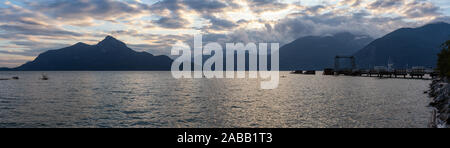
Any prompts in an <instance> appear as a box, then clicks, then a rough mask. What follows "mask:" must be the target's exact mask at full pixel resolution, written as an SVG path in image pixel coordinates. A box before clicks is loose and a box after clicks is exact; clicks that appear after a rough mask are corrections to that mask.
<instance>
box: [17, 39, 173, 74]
mask: <svg viewBox="0 0 450 148" xmlns="http://www.w3.org/2000/svg"><path fill="white" fill-rule="evenodd" d="M171 65H172V59H170V58H169V57H168V56H154V55H152V54H150V53H147V52H136V51H134V50H132V49H130V48H128V47H127V45H126V44H125V43H123V42H121V41H119V40H117V39H115V38H114V37H112V36H107V37H106V38H105V39H104V40H103V41H101V42H99V43H98V44H97V45H88V44H85V43H77V44H75V45H73V46H70V47H66V48H62V49H59V50H49V51H47V52H44V53H42V54H40V55H39V56H38V57H37V58H36V59H35V60H34V61H32V62H28V63H26V64H24V65H22V66H19V67H17V68H14V70H23V71H34V70H43V71H49V70H52V71H53V70H55V71H59V70H62V71H64V70H70V71H72V70H79V71H87V70H92V71H105V70H112V71H122V70H148V71H157V70H162V71H163V70H170V68H171Z"/></svg>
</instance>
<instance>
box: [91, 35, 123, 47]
mask: <svg viewBox="0 0 450 148" xmlns="http://www.w3.org/2000/svg"><path fill="white" fill-rule="evenodd" d="M97 45H99V46H109V47H116V48H119V47H126V44H125V43H124V42H122V41H120V40H118V39H116V38H114V37H112V36H109V35H108V36H106V37H105V39H103V40H102V41H101V42H99V43H98V44H97Z"/></svg>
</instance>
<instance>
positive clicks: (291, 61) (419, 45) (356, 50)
mask: <svg viewBox="0 0 450 148" xmlns="http://www.w3.org/2000/svg"><path fill="white" fill-rule="evenodd" d="M446 40H450V24H447V23H434V24H428V25H425V26H422V27H418V28H401V29H398V30H395V31H393V32H391V33H389V34H387V35H385V36H383V37H381V38H379V39H376V40H374V39H373V38H371V37H369V36H366V35H354V34H351V33H346V32H343V33H337V34H334V35H328V36H307V37H302V38H299V39H297V40H295V41H293V42H291V43H289V44H286V45H284V46H283V47H281V48H280V69H281V70H297V69H303V70H322V69H324V68H332V67H334V57H335V56H336V55H343V56H352V55H353V56H355V57H356V61H357V65H358V67H359V68H373V66H386V65H387V63H388V62H391V63H393V64H394V66H395V67H412V66H426V67H435V65H436V61H437V54H438V53H439V52H440V46H441V44H442V43H444V42H445V41H446ZM247 56H248V55H247ZM206 58H207V56H205V59H206ZM172 62H173V60H172V59H171V58H169V57H168V56H154V55H152V54H150V53H147V52H137V51H134V50H132V49H130V48H129V47H127V45H126V44H125V43H123V42H121V41H119V40H117V39H115V38H114V37H111V36H107V37H106V38H105V39H104V40H103V41H101V42H99V43H98V44H97V45H88V44H85V43H77V44H75V45H72V46H70V47H66V48H62V49H58V50H49V51H46V52H44V53H42V54H40V55H39V56H38V57H37V58H36V59H35V60H34V61H31V62H28V63H25V64H23V65H21V66H19V67H17V68H12V69H9V68H0V71H5V70H21V71H38V70H39V71H49V70H54V71H59V70H61V71H68V70H70V71H74V70H80V71H88V70H89V71H104V70H110V71H115V70H118V71H122V70H132V71H133V70H144V71H147V70H149V71H156V70H158V71H166V70H170V69H171V64H172ZM247 62H248V60H247ZM247 65H248V64H247Z"/></svg>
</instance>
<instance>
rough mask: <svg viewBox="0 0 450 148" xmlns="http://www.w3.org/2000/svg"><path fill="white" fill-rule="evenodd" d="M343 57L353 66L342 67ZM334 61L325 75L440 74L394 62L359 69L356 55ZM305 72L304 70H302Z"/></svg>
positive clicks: (337, 58)
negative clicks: (396, 65)
mask: <svg viewBox="0 0 450 148" xmlns="http://www.w3.org/2000/svg"><path fill="white" fill-rule="evenodd" d="M341 59H350V62H351V68H343V67H341V62H340V60H341ZM334 60H335V63H334V69H332V68H326V69H324V71H323V75H345V76H366V77H373V76H375V77H379V78H394V77H395V78H399V77H401V78H405V79H406V78H407V77H408V76H410V78H411V79H429V78H424V77H425V76H426V75H429V76H430V77H431V78H434V77H437V76H439V71H436V70H432V69H431V68H429V69H426V68H425V67H421V66H417V67H412V69H406V68H404V69H395V68H393V65H394V64H393V63H391V62H389V63H388V64H387V65H388V66H375V67H374V68H373V69H365V70H364V69H357V67H356V59H355V57H354V56H336V57H335V59H334ZM302 73H303V71H302Z"/></svg>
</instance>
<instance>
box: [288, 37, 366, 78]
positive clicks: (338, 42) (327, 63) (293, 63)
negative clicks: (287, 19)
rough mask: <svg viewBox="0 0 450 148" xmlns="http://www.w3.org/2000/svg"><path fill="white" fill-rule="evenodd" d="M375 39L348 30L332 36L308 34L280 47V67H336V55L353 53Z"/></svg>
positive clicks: (314, 68)
mask: <svg viewBox="0 0 450 148" xmlns="http://www.w3.org/2000/svg"><path fill="white" fill-rule="evenodd" d="M371 41H373V39H372V38H371V37H369V36H365V35H354V34H351V33H348V32H343V33H338V34H335V35H330V36H307V37H302V38H299V39H297V40H295V41H293V42H292V43H289V44H287V45H285V46H283V47H281V48H280V69H281V70H295V69H309V70H323V69H324V68H329V67H330V68H331V67H334V57H336V55H351V54H353V53H355V52H357V51H358V49H361V48H363V47H364V46H366V45H367V44H369V43H370V42H371Z"/></svg>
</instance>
